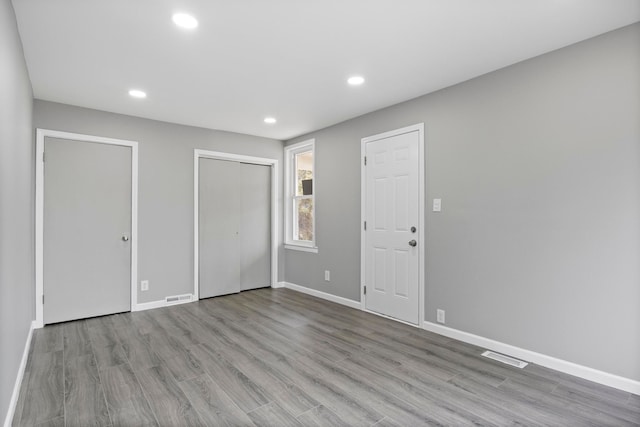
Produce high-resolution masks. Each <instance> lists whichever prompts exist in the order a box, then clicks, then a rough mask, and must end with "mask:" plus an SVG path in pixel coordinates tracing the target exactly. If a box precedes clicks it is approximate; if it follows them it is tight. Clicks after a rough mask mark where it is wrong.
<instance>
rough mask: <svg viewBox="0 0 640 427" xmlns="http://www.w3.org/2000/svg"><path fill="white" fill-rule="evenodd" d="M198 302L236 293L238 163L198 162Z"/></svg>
mask: <svg viewBox="0 0 640 427" xmlns="http://www.w3.org/2000/svg"><path fill="white" fill-rule="evenodd" d="M199 169H200V174H199V175H200V177H199V178H200V185H199V188H200V200H199V215H198V216H199V238H198V241H199V253H200V260H199V265H200V272H199V273H200V277H199V281H200V298H209V297H214V296H217V295H225V294H231V293H235V292H239V291H240V239H238V234H239V226H240V218H239V216H238V213H239V212H240V192H239V188H240V186H239V184H238V178H237V177H238V173H239V163H236V162H227V161H224V160H214V159H200V167H199Z"/></svg>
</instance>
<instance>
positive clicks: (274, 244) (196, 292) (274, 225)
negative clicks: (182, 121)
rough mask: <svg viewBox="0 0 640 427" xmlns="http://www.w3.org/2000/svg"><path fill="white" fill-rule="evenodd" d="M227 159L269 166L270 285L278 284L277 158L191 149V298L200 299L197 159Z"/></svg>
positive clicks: (198, 172)
mask: <svg viewBox="0 0 640 427" xmlns="http://www.w3.org/2000/svg"><path fill="white" fill-rule="evenodd" d="M201 158H202V159H216V160H228V161H232V162H242V163H252V164H256V165H265V166H271V286H272V287H277V286H278V204H277V201H278V185H277V182H278V160H276V159H269V158H266V157H253V156H244V155H242V154H233V153H223V152H221V151H208V150H199V149H195V150H193V300H194V301H197V300H199V299H200V283H199V276H200V260H199V258H200V253H199V252H200V251H199V248H198V246H199V236H198V231H199V230H198V228H199V221H200V218H199V200H198V197H199V190H200V188H199V186H200V180H199V175H200V162H199V159H201Z"/></svg>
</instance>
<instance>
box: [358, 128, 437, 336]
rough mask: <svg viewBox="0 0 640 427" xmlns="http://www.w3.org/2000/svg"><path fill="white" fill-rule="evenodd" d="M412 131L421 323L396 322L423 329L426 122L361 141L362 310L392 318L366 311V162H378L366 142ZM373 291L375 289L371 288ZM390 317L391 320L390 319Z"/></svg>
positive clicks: (370, 222)
mask: <svg viewBox="0 0 640 427" xmlns="http://www.w3.org/2000/svg"><path fill="white" fill-rule="evenodd" d="M410 132H418V233H417V236H416V240H417V243H418V245H417V249H418V299H419V304H418V305H419V310H418V316H419V320H418V324H415V325H414V324H412V323H407V322H405V321H403V320H400V319H395V318H392V319H394V320H397V321H399V322H402V323H407V324H410V325H413V326H417V327H421V326H422V322H424V319H425V313H424V307H425V200H426V180H425V165H426V157H425V141H424V123H418V124H415V125H411V126H407V127H403V128H400V129H395V130H392V131H389V132H384V133H380V134H376V135H372V136H368V137H366V138H362V139H361V141H360V302H361V304H360V306H361V309H362V310H363V311H367V312H371V313H374V314H377V315H380V316H383V317H389V316H386V315H384V314H381V313H378V312H373V311H370V310H368V309H367V305H366V294H365V286H366V285H367V283H366V246H365V245H366V232H365V221H367V218H366V213H367V205H366V203H367V199H366V194H367V188H366V178H367V175H366V174H367V172H366V168H367V166H366V165H365V164H366V163H365V162H374V161H375V159H366V153H367V143H370V142H374V141H378V140H382V139H386V138H391V137H395V136H400V135H404V134H407V133H410ZM366 226H367V228H370V227H375V224H373V222H372V221H371V220H369V223H368V224H367V225H366ZM368 286H370V287H373V286H374V284H373V283H369V284H368ZM369 290H372V289H369ZM389 318H391V317H389Z"/></svg>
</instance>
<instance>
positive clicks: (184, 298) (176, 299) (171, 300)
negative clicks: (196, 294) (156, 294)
mask: <svg viewBox="0 0 640 427" xmlns="http://www.w3.org/2000/svg"><path fill="white" fill-rule="evenodd" d="M165 301H166V303H167V305H171V304H180V303H183V302H191V294H184V295H174V296H171V297H166V298H165Z"/></svg>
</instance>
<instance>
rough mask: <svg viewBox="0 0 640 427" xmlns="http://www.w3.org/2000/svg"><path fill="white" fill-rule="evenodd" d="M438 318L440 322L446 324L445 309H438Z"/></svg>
mask: <svg viewBox="0 0 640 427" xmlns="http://www.w3.org/2000/svg"><path fill="white" fill-rule="evenodd" d="M436 320H437V321H438V323H442V324H444V310H440V309H438V310H436Z"/></svg>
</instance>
